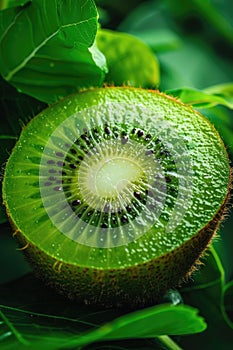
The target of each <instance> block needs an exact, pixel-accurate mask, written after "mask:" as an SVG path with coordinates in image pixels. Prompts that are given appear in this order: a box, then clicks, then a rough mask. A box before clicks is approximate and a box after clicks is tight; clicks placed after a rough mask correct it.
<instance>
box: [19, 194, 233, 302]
mask: <svg viewBox="0 0 233 350" xmlns="http://www.w3.org/2000/svg"><path fill="white" fill-rule="evenodd" d="M229 198H230V188H229V191H228V194H227V196H226V198H225V200H224V202H223V203H222V205H221V207H220V209H219V210H218V212H217V213H216V215H215V216H214V218H213V219H212V220H211V221H210V222H209V223H208V224H207V225H206V226H205V227H203V228H202V229H201V230H200V231H199V232H197V233H196V234H195V235H194V236H193V237H192V238H190V239H189V240H188V241H186V242H185V243H183V244H182V245H181V246H180V247H178V248H176V249H175V250H173V251H171V252H169V253H166V254H164V255H162V256H160V257H159V258H155V259H152V260H151V261H150V262H147V263H143V264H138V265H136V266H132V267H129V268H124V269H109V270H103V269H93V268H84V267H78V266H74V265H71V264H67V263H64V262H62V261H59V260H56V259H54V258H52V257H50V256H49V255H47V254H46V253H45V252H43V251H41V250H39V249H38V248H37V247H36V246H35V245H32V244H30V243H29V242H27V241H26V239H25V238H24V236H23V235H22V234H21V233H20V232H17V234H16V236H17V239H18V240H19V242H20V245H21V247H22V250H23V252H24V253H25V256H26V258H27V260H28V261H29V262H30V264H31V265H32V266H33V267H34V270H35V273H36V275H37V276H38V277H39V278H40V279H42V280H43V281H44V282H45V283H46V284H48V285H49V286H51V287H53V288H55V289H56V290H57V291H58V292H59V293H60V294H64V295H65V296H67V297H68V298H70V299H72V300H76V301H79V302H81V303H85V304H94V305H97V306H100V307H113V306H117V307H123V306H126V307H130V308H138V307H142V306H149V305H153V304H155V303H157V302H158V301H159V299H160V298H161V296H162V295H163V294H164V293H165V292H166V291H167V290H168V289H169V288H173V287H176V286H177V285H179V284H180V283H181V282H182V281H184V279H186V278H187V277H188V276H190V274H191V273H192V272H193V271H195V270H196V268H197V266H198V265H199V264H200V260H199V259H200V257H201V256H203V254H204V252H205V251H206V249H207V248H208V246H209V245H210V243H211V241H212V239H213V237H214V236H215V234H216V232H217V230H218V229H219V226H220V223H221V222H222V220H223V219H224V216H225V214H226V213H227V203H228V202H229ZM48 281H49V282H48Z"/></svg>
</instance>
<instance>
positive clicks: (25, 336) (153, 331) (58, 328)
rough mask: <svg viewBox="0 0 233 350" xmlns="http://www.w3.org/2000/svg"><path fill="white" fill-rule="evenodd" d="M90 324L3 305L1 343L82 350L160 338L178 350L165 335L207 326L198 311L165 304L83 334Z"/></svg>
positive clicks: (198, 330)
mask: <svg viewBox="0 0 233 350" xmlns="http://www.w3.org/2000/svg"><path fill="white" fill-rule="evenodd" d="M32 320H33V322H32ZM1 321H2V322H1ZM87 325H88V326H90V323H89V324H88V323H87V322H85V321H82V319H80V318H67V317H58V316H52V315H44V314H39V313H33V312H27V311H23V310H20V309H17V308H12V307H7V306H4V305H0V330H1V336H2V338H1V337H0V344H1V341H3V340H5V339H6V338H9V339H8V346H9V349H11V348H13V346H16V344H18V346H20V345H22V344H23V345H27V344H28V345H31V346H32V348H33V349H37V348H38V346H39V345H40V346H42V345H43V343H45V341H46V344H47V346H49V349H58V348H59V349H61V348H63V347H64V349H65V348H81V347H83V346H87V345H89V344H91V343H93V342H97V341H110V340H111V341H112V340H120V339H135V338H138V339H140V338H154V337H158V339H159V340H160V341H161V342H163V343H166V344H169V343H170V347H169V348H170V349H174V350H175V349H180V348H179V347H178V346H176V344H175V343H174V342H173V341H172V340H171V339H170V338H169V337H167V336H166V337H164V336H163V335H164V334H166V332H167V333H168V334H170V333H171V334H188V333H197V332H201V331H203V330H204V329H205V327H206V325H205V322H204V321H203V319H202V318H201V317H199V316H198V315H197V310H196V309H193V308H191V307H189V306H184V305H183V306H171V305H166V304H164V305H160V306H155V307H151V308H148V309H144V310H142V311H136V312H133V313H130V314H127V315H124V316H121V317H119V318H116V319H115V320H113V321H112V322H109V323H106V324H104V325H102V326H101V327H99V328H97V329H95V330H92V331H89V332H87V333H85V332H84V333H83V329H85V327H86V326H87ZM80 327H81V328H80ZM83 327H84V328H83ZM94 327H95V325H94ZM80 329H82V331H80ZM78 334H79V335H78ZM160 335H162V336H160Z"/></svg>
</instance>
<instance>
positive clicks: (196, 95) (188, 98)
mask: <svg viewBox="0 0 233 350" xmlns="http://www.w3.org/2000/svg"><path fill="white" fill-rule="evenodd" d="M207 91H208V90H203V91H201V90H197V89H193V88H186V87H184V88H179V89H172V90H167V91H166V93H167V94H169V95H172V96H174V97H178V98H179V99H180V100H181V101H182V102H183V103H186V104H190V105H193V106H195V107H201V108H210V107H213V106H216V105H223V106H226V107H228V108H230V109H233V98H228V97H227V96H225V95H223V94H222V95H217V94H211V93H208V92H207Z"/></svg>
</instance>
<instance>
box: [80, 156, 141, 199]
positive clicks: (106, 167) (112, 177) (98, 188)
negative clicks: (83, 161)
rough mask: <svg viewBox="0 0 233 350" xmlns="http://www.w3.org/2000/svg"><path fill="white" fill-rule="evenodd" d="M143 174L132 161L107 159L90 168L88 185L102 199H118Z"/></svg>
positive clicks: (116, 158) (114, 158)
mask: <svg viewBox="0 0 233 350" xmlns="http://www.w3.org/2000/svg"><path fill="white" fill-rule="evenodd" d="M142 174H143V172H142V170H141V169H140V167H139V166H138V164H136V163H135V162H133V161H132V159H128V158H118V157H113V158H108V157H107V158H106V159H103V161H102V162H101V164H97V166H94V167H93V166H92V167H90V171H89V174H88V178H87V185H88V187H89V188H90V189H91V188H93V191H95V192H96V194H98V195H99V196H100V197H102V198H103V197H105V198H116V197H118V195H120V193H121V192H122V191H124V190H125V189H126V187H127V186H129V185H130V183H132V182H135V181H136V180H137V179H139V178H140V177H141V175H142Z"/></svg>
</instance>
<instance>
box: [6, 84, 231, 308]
mask: <svg viewBox="0 0 233 350" xmlns="http://www.w3.org/2000/svg"><path fill="white" fill-rule="evenodd" d="M230 178H231V175H230V167H229V162H228V156H227V152H226V150H225V147H224V145H223V143H222V141H221V139H220V137H219V135H218V133H217V132H216V130H215V129H214V127H213V126H212V125H211V124H210V123H209V122H208V121H207V120H206V119H205V118H204V117H202V116H201V115H200V114H199V113H197V112H196V111H194V110H193V109H192V108H191V107H189V106H186V105H184V104H182V103H180V102H179V101H177V100H174V99H173V98H171V97H169V96H166V95H164V94H161V93H159V92H156V91H148V90H143V89H136V88H123V87H121V88H100V89H92V90H88V91H84V92H82V93H79V94H76V95H72V96H70V97H68V98H67V99H65V100H63V101H61V102H59V103H58V104H56V105H53V106H51V107H50V108H48V109H46V110H44V111H43V112H42V113H40V114H39V115H38V116H37V117H35V118H34V119H33V120H32V121H31V122H30V123H29V124H28V125H27V126H26V127H25V128H24V130H23V131H22V134H21V136H20V139H19V141H18V143H17V144H16V146H15V148H14V150H13V152H12V154H11V156H10V158H9V160H8V163H7V165H6V169H5V176H4V183H3V196H4V202H5V205H6V208H7V212H8V215H9V217H10V220H11V222H12V224H13V226H14V227H15V229H16V232H17V233H18V234H17V235H16V236H17V237H18V238H19V240H20V242H21V244H22V245H23V246H25V247H26V249H25V250H24V251H25V254H26V256H27V257H28V259H29V261H30V262H31V264H32V265H33V267H34V269H35V271H36V273H37V274H38V275H39V277H40V278H43V279H44V280H45V281H46V283H47V284H49V285H51V286H53V287H55V288H56V289H57V290H58V291H59V292H60V293H63V294H65V295H67V296H68V297H69V298H72V299H77V300H79V301H82V302H85V303H88V304H91V303H96V304H99V305H105V306H112V305H124V304H127V305H130V306H133V307H137V306H140V305H149V304H152V303H154V302H156V301H157V300H158V299H159V297H160V296H161V295H162V294H163V293H164V292H165V291H166V290H167V289H168V288H170V287H174V286H176V285H177V284H178V283H179V282H180V281H181V280H182V279H184V277H185V276H187V275H188V274H189V273H190V272H191V271H192V270H193V269H194V267H195V265H196V264H197V262H198V259H199V257H200V256H201V255H202V253H203V252H204V251H205V249H206V247H207V246H208V244H209V243H210V241H211V239H212V237H213V235H214V233H215V232H216V230H217V229H218V227H219V223H220V221H221V219H222V218H223V214H224V210H225V207H226V203H227V198H228V196H229V184H230Z"/></svg>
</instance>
